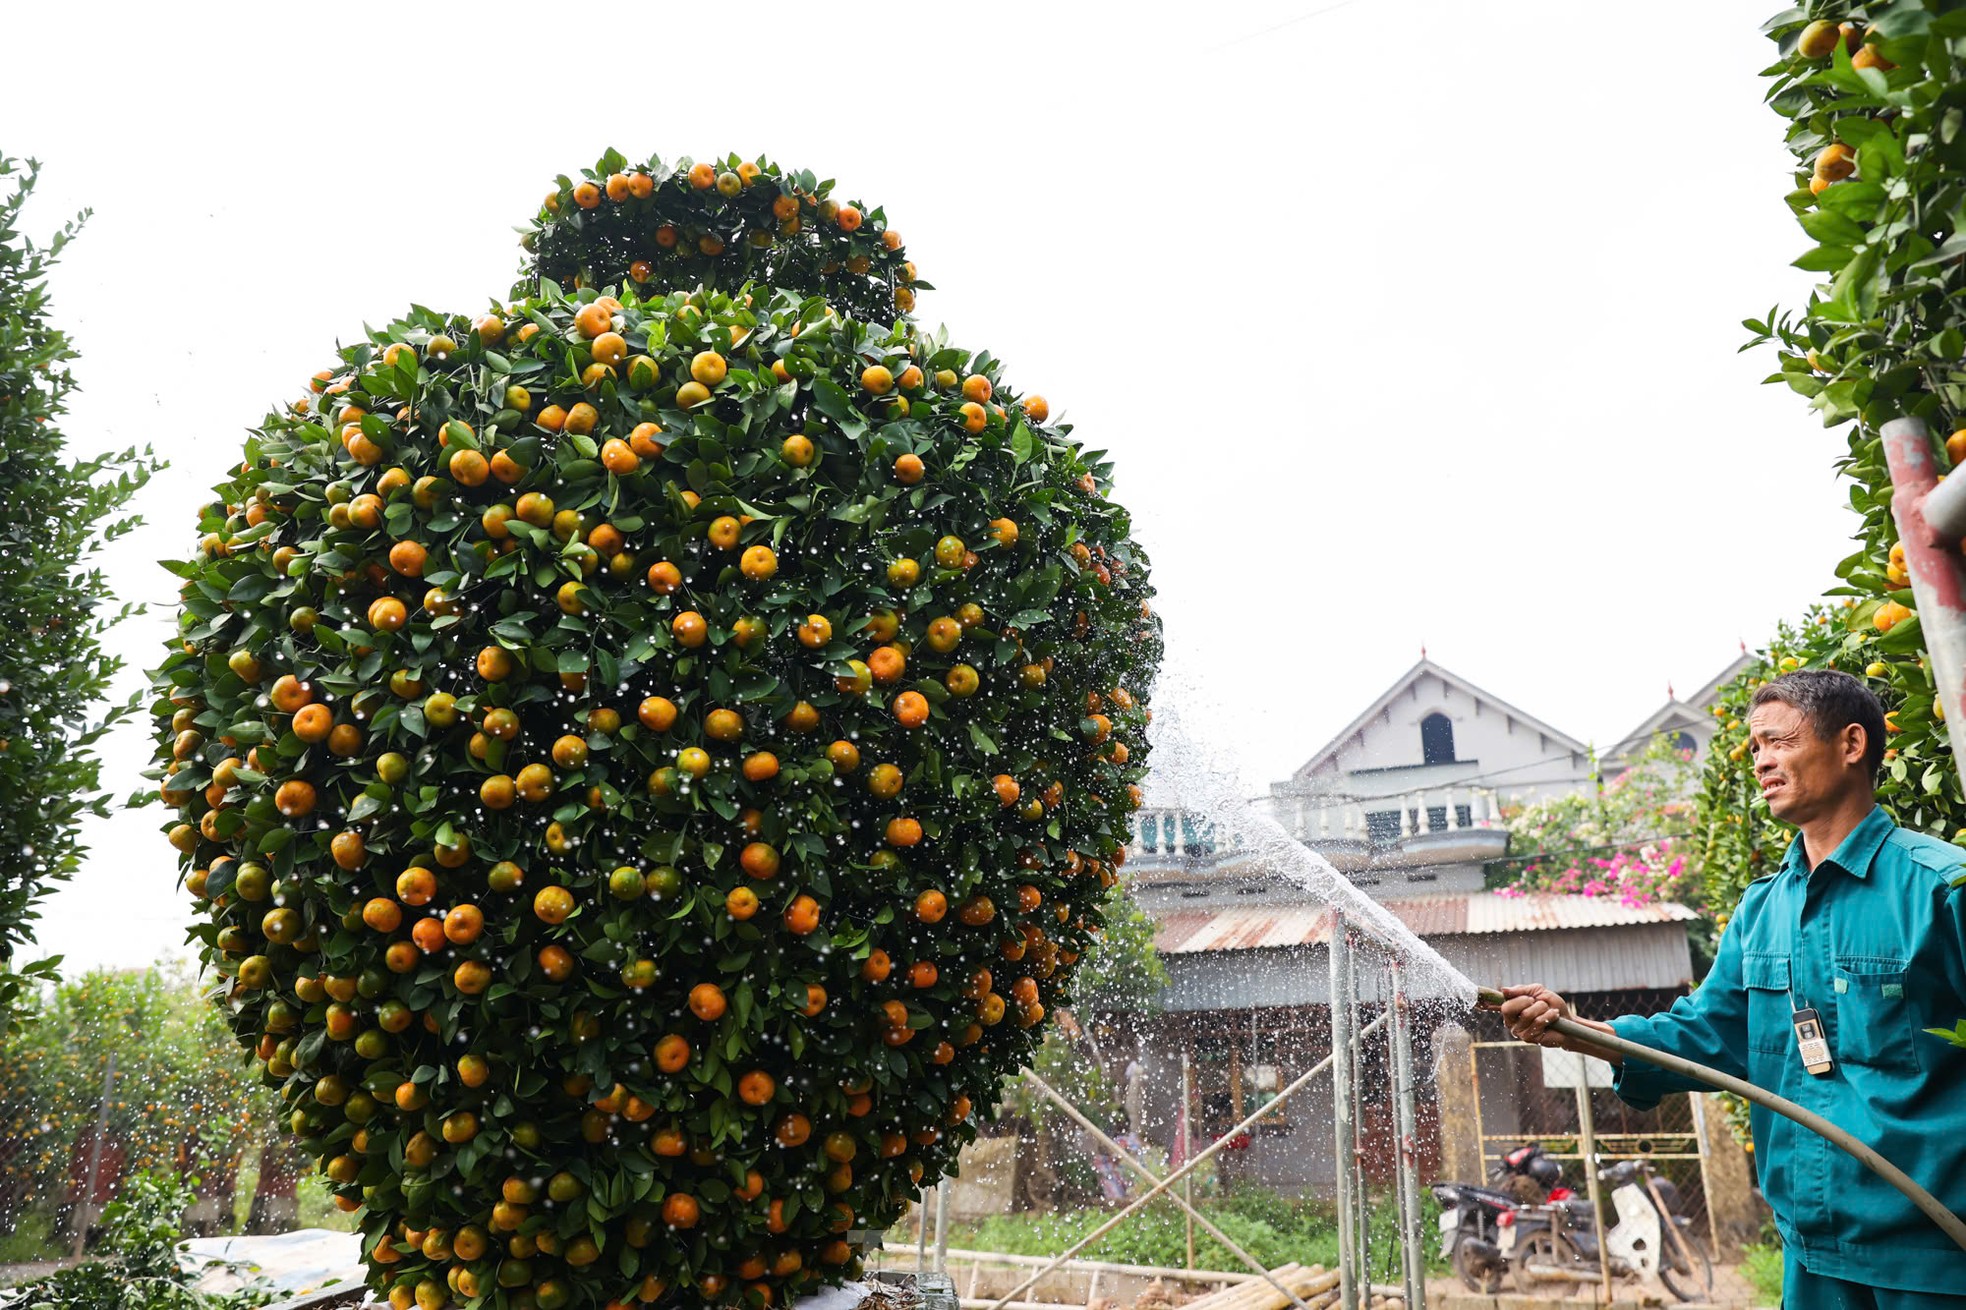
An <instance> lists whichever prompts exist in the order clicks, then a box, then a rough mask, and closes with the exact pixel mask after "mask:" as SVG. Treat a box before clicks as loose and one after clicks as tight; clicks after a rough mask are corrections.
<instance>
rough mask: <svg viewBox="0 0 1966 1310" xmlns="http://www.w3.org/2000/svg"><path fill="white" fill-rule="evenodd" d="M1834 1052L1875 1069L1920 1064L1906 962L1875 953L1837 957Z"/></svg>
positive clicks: (1911, 1068)
mask: <svg viewBox="0 0 1966 1310" xmlns="http://www.w3.org/2000/svg"><path fill="white" fill-rule="evenodd" d="M1834 963H1835V966H1836V981H1835V983H1834V986H1835V989H1836V1056H1837V1058H1838V1059H1839V1060H1843V1061H1846V1062H1847V1063H1850V1064H1862V1065H1869V1066H1870V1067H1871V1068H1874V1069H1896V1070H1900V1071H1904V1072H1910V1073H1915V1072H1917V1070H1918V1045H1917V1042H1916V1041H1915V1040H1914V1037H1913V1032H1914V1029H1913V1025H1912V1013H1911V1002H1910V999H1909V998H1908V997H1906V995H1905V962H1904V961H1903V960H1894V959H1890V958H1888V957H1886V956H1879V955H1839V956H1837V957H1836V959H1835V961H1834Z"/></svg>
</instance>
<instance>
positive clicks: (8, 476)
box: [0, 155, 159, 1031]
mask: <svg viewBox="0 0 1966 1310" xmlns="http://www.w3.org/2000/svg"><path fill="white" fill-rule="evenodd" d="M39 172H40V166H39V165H38V164H37V163H35V162H33V161H31V160H30V161H28V162H27V164H26V165H25V167H24V168H23V166H22V164H21V162H20V161H19V160H16V159H12V158H9V157H7V156H4V155H0V178H8V179H12V183H11V189H10V190H9V191H8V192H7V193H6V194H5V195H4V196H0V505H4V506H5V509H6V512H5V513H4V514H0V559H4V560H5V561H6V567H5V568H4V569H0V630H4V631H5V632H6V633H7V641H6V644H5V647H4V649H3V650H0V1031H5V1029H6V1028H7V1026H8V1025H9V1023H10V1022H11V1021H12V1015H13V1012H14V1010H15V1008H16V1007H17V1006H18V1005H19V1003H20V999H21V996H22V995H23V993H24V992H25V991H26V990H28V989H29V988H30V987H31V986H32V985H34V984H35V983H38V982H43V981H46V980H48V979H50V978H52V977H54V971H55V966H56V965H57V964H58V963H59V961H58V960H56V959H52V958H49V959H43V960H40V961H37V962H36V963H35V964H33V965H31V966H27V967H25V968H16V967H15V957H16V953H17V952H18V951H19V949H20V948H21V946H22V945H24V944H25V943H26V942H27V941H29V940H30V939H31V937H32V933H33V924H34V920H35V918H36V917H37V915H36V910H35V904H36V902H37V901H39V900H40V899H41V898H42V897H43V896H45V895H46V894H47V892H48V890H49V889H50V888H51V887H52V886H53V885H54V884H55V883H57V882H62V881H65V880H66V879H68V878H69V877H71V876H72V875H73V874H74V872H75V870H76V868H77V867H78V865H79V864H80V862H81V857H82V854H83V847H82V845H81V843H80V831H81V822H82V817H83V816H84V815H85V814H95V815H99V816H106V815H107V814H108V812H109V811H108V805H109V797H108V796H107V795H106V794H104V793H101V792H98V791H97V786H98V773H99V770H100V761H99V760H98V759H97V757H96V755H95V751H94V746H95V743H96V742H97V741H98V740H99V739H100V738H101V737H102V735H103V734H104V733H105V732H107V731H108V730H109V728H110V726H111V725H112V724H114V723H115V722H117V721H118V720H119V719H121V718H124V717H126V716H127V715H129V714H130V713H131V712H133V711H134V710H135V708H136V705H137V699H136V698H132V699H131V700H130V701H128V702H126V703H124V704H122V705H118V706H114V707H111V708H109V709H108V710H107V711H106V712H99V711H98V702H99V701H101V700H102V698H103V695H104V693H105V692H106V691H107V689H108V687H109V682H110V679H111V678H112V677H113V676H114V674H115V673H116V671H117V669H119V668H121V667H122V661H121V660H120V659H117V658H115V657H112V656H110V655H107V654H105V653H104V652H103V649H102V634H103V632H104V631H105V630H106V628H107V627H108V625H109V624H110V623H113V622H115V621H116V619H118V618H121V617H123V616H124V615H127V614H130V613H132V612H134V609H135V607H132V606H128V605H125V606H124V607H123V608H122V609H121V610H120V611H119V612H118V613H116V614H114V615H111V614H109V613H107V612H106V611H105V610H104V608H103V607H104V606H105V604H106V603H108V602H110V601H111V600H112V598H113V597H112V592H111V590H110V588H109V586H108V584H107V583H106V582H105V581H104V579H103V576H102V573H101V571H100V570H98V569H92V568H88V567H86V565H87V561H88V560H89V558H90V557H91V555H93V553H94V552H95V551H96V549H97V548H98V547H100V546H101V545H102V544H103V543H104V542H107V541H112V540H114V539H115V538H117V537H119V536H121V535H122V534H123V533H124V532H127V531H128V530H129V529H130V528H132V527H134V526H135V525H136V520H135V518H133V517H127V516H126V517H120V518H117V517H112V516H114V515H115V514H116V513H117V511H118V510H119V509H120V508H121V507H122V506H123V505H124V504H125V503H126V502H127V501H128V500H129V498H130V497H131V496H132V495H134V494H135V492H136V490H137V488H139V487H141V486H142V485H143V484H144V482H145V481H146V480H147V479H148V478H149V476H150V474H151V473H152V471H154V470H155V469H156V468H157V467H159V466H158V465H157V464H156V463H155V462H154V461H152V460H151V459H150V458H149V451H148V450H145V451H144V452H143V453H142V454H139V453H138V452H137V451H136V450H135V449H134V448H132V449H129V450H125V451H123V452H122V453H121V454H117V455H104V456H99V457H96V458H93V459H80V460H78V459H75V458H74V457H73V456H71V455H70V454H69V453H68V451H67V449H66V446H65V443H64V441H63V437H62V433H61V429H60V426H59V425H60V422H61V418H62V415H63V414H64V413H65V412H66V410H67V405H68V398H69V395H70V394H71V393H72V392H73V391H74V390H75V387H76V381H75V377H74V375H73V373H72V372H71V371H70V368H69V364H70V361H72V360H73V359H75V357H76V352H75V350H74V347H73V346H72V345H71V344H70V343H69V340H68V337H67V335H66V334H64V333H63V332H62V331H61V330H60V329H59V328H57V327H55V326H54V325H53V324H52V323H51V322H50V321H49V319H48V312H49V302H48V286H47V279H48V273H49V271H50V270H51V269H52V268H53V267H54V265H55V261H56V260H57V259H59V258H60V256H61V252H62V248H63V247H64V246H66V245H67V244H68V242H69V240H70V239H71V238H72V237H73V236H74V235H75V234H76V232H77V231H78V230H79V228H80V226H81V222H82V218H86V217H87V215H86V214H84V215H83V216H82V218H77V219H75V220H74V221H71V222H69V223H65V224H63V225H62V227H61V229H60V230H59V231H57V232H56V233H55V235H54V236H53V237H52V238H51V239H50V240H49V241H47V242H46V243H45V244H43V245H38V246H37V245H36V244H35V243H34V242H33V240H32V239H30V238H29V237H27V236H26V235H25V234H24V233H23V232H22V231H21V229H20V220H21V211H22V209H23V208H24V207H25V206H26V203H27V200H28V197H29V196H30V195H31V194H32V193H33V190H34V182H35V178H36V177H37V175H38V174H39Z"/></svg>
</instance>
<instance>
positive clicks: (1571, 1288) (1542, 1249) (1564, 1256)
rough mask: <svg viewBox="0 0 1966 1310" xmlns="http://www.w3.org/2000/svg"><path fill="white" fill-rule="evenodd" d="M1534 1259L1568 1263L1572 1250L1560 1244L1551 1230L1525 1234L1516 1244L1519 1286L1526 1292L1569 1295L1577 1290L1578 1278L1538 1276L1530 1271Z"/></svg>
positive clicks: (1550, 1262)
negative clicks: (1550, 1232) (1566, 1249)
mask: <svg viewBox="0 0 1966 1310" xmlns="http://www.w3.org/2000/svg"><path fill="white" fill-rule="evenodd" d="M1531 1263H1535V1264H1542V1265H1558V1266H1562V1265H1566V1264H1569V1263H1570V1254H1569V1252H1567V1251H1565V1250H1564V1249H1562V1248H1561V1247H1559V1246H1558V1245H1557V1244H1556V1238H1554V1237H1552V1236H1550V1234H1548V1233H1546V1232H1544V1233H1534V1234H1532V1235H1530V1236H1528V1237H1525V1238H1522V1239H1521V1240H1520V1241H1518V1242H1517V1244H1516V1248H1515V1286H1516V1290H1517V1291H1518V1292H1521V1293H1522V1294H1523V1295H1524V1296H1540V1297H1550V1298H1558V1297H1566V1296H1575V1295H1576V1294H1577V1287H1578V1284H1577V1283H1576V1281H1575V1280H1566V1279H1562V1278H1538V1277H1536V1276H1535V1275H1533V1274H1531V1273H1530V1272H1529V1266H1530V1264H1531Z"/></svg>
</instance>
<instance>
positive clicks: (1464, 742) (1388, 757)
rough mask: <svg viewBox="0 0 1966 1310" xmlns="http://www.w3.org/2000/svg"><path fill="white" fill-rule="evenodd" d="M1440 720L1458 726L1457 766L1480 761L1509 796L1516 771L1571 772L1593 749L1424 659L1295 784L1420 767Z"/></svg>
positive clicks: (1312, 786)
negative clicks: (1433, 721) (1431, 727)
mask: <svg viewBox="0 0 1966 1310" xmlns="http://www.w3.org/2000/svg"><path fill="white" fill-rule="evenodd" d="M1435 714H1440V715H1445V716H1446V718H1447V720H1448V721H1449V723H1451V724H1452V725H1453V737H1454V758H1455V760H1456V761H1464V762H1465V761H1478V762H1479V764H1480V773H1481V774H1483V775H1485V776H1488V775H1492V776H1494V777H1495V778H1496V779H1497V782H1498V784H1499V785H1501V786H1502V787H1503V788H1504V789H1506V787H1507V786H1508V783H1509V772H1508V771H1510V770H1516V769H1524V770H1532V771H1540V770H1542V769H1547V768H1549V767H1555V768H1558V769H1565V768H1570V767H1575V766H1579V765H1582V764H1583V763H1584V762H1585V761H1586V760H1587V758H1588V756H1589V747H1587V746H1585V745H1584V743H1583V742H1581V741H1578V740H1577V739H1576V738H1575V737H1572V736H1570V735H1569V734H1568V733H1564V732H1559V731H1558V730H1557V729H1555V728H1553V727H1551V726H1550V725H1549V724H1547V723H1544V722H1542V721H1541V720H1540V719H1537V718H1535V717H1534V716H1533V715H1529V714H1526V713H1524V712H1523V711H1522V710H1519V709H1517V708H1516V707H1515V706H1513V705H1511V704H1509V703H1508V702H1507V701H1505V700H1503V699H1501V698H1500V697H1499V696H1495V695H1492V694H1491V693H1489V692H1486V691H1483V690H1482V689H1481V688H1479V687H1477V686H1475V685H1474V684H1473V683H1470V682H1469V681H1467V680H1466V679H1465V678H1462V677H1460V676H1459V675H1458V674H1455V673H1452V672H1450V671H1448V670H1447V669H1444V668H1442V667H1440V666H1439V665H1437V664H1435V663H1434V662H1433V661H1431V660H1426V659H1423V660H1421V661H1420V662H1419V663H1418V664H1416V665H1414V666H1413V667H1412V668H1411V669H1409V670H1407V671H1406V673H1405V674H1403V675H1402V676H1401V677H1400V678H1399V680H1398V681H1397V682H1395V683H1393V685H1392V686H1391V687H1389V688H1387V690H1386V691H1385V692H1384V693H1383V694H1381V695H1380V696H1379V697H1378V698H1377V699H1376V700H1374V701H1373V702H1372V704H1371V705H1369V706H1367V707H1366V709H1365V711H1364V713H1362V714H1360V715H1359V716H1358V717H1357V718H1356V719H1354V720H1352V722H1351V723H1349V724H1347V725H1346V726H1345V727H1344V728H1343V729H1342V730H1340V731H1339V733H1338V734H1337V735H1336V736H1335V737H1333V738H1332V739H1331V740H1330V741H1329V742H1327V743H1325V745H1324V747H1323V748H1322V749H1320V750H1319V751H1318V752H1317V754H1315V755H1313V756H1311V758H1310V759H1309V760H1307V761H1306V762H1305V763H1304V764H1303V765H1302V766H1300V767H1299V768H1298V769H1297V770H1296V771H1295V772H1294V773H1293V774H1292V775H1291V781H1292V783H1293V784H1295V785H1296V786H1298V787H1302V788H1306V789H1315V788H1317V787H1318V786H1319V784H1320V782H1324V781H1329V780H1333V779H1335V778H1337V777H1338V776H1339V775H1345V774H1354V773H1358V772H1361V771H1372V770H1378V769H1399V768H1411V767H1414V766H1418V765H1420V764H1422V763H1423V761H1424V759H1425V756H1424V754H1423V751H1422V745H1421V723H1422V720H1424V719H1427V718H1428V717H1429V716H1431V715H1435Z"/></svg>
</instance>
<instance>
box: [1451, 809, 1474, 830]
mask: <svg viewBox="0 0 1966 1310" xmlns="http://www.w3.org/2000/svg"><path fill="white" fill-rule="evenodd" d="M1454 826H1455V827H1457V828H1472V827H1474V811H1473V810H1471V809H1469V808H1468V807H1467V806H1465V805H1456V806H1455V807H1454Z"/></svg>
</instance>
